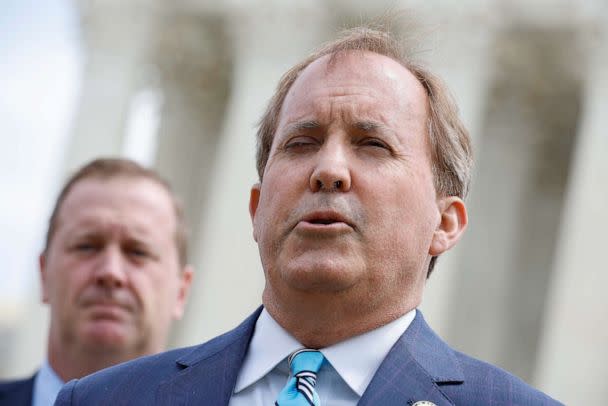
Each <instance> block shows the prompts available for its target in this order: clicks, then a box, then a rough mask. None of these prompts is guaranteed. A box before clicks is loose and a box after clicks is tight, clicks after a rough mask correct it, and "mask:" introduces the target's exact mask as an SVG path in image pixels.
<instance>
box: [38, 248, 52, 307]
mask: <svg viewBox="0 0 608 406" xmlns="http://www.w3.org/2000/svg"><path fill="white" fill-rule="evenodd" d="M38 266H39V271H40V289H41V294H42V303H48V302H49V289H48V286H47V285H48V283H47V279H48V277H47V274H46V253H45V252H43V253H42V254H40V255H39V256H38Z"/></svg>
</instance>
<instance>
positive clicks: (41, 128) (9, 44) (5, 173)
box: [0, 0, 84, 305]
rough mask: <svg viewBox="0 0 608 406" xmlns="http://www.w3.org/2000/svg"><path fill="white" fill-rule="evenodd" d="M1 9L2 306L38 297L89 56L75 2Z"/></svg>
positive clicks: (6, 3)
mask: <svg viewBox="0 0 608 406" xmlns="http://www.w3.org/2000/svg"><path fill="white" fill-rule="evenodd" d="M0 8H1V10H0V55H1V56H0V90H1V91H0V146H1V147H0V183H1V185H2V198H1V199H0V280H1V281H2V283H0V305H15V304H16V305H19V304H21V303H22V302H23V301H24V300H26V299H27V298H28V297H31V296H30V295H32V294H34V295H36V300H37V296H38V291H37V288H35V286H36V284H35V278H37V272H38V268H37V256H38V252H39V251H40V248H41V247H42V241H43V234H44V230H45V226H46V221H47V217H48V214H49V211H50V207H49V205H50V204H51V203H52V201H53V199H54V198H55V194H56V193H57V190H56V189H57V186H58V182H59V181H60V179H61V177H62V175H63V174H62V173H61V171H62V170H63V165H62V153H63V151H64V150H65V145H66V142H67V139H68V136H69V131H70V125H71V117H72V115H73V113H74V109H75V106H76V103H77V102H78V89H79V86H80V81H81V75H82V64H83V59H84V58H83V55H82V52H81V47H80V43H79V27H78V21H77V16H76V14H75V13H76V11H75V10H74V9H73V5H72V2H71V1H69V0H3V1H2V4H1V6H0Z"/></svg>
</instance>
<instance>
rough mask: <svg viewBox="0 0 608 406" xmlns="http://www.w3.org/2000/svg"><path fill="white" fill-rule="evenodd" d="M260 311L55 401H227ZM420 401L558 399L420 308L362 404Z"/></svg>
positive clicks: (102, 375)
mask: <svg viewBox="0 0 608 406" xmlns="http://www.w3.org/2000/svg"><path fill="white" fill-rule="evenodd" d="M260 311H261V308H260V309H258V310H257V311H256V312H255V313H254V314H253V315H251V316H250V317H249V318H247V319H246V320H245V321H244V322H243V323H242V324H241V325H240V326H238V327H237V328H236V329H234V330H232V331H230V332H228V333H226V334H224V335H221V336H219V337H216V338H214V339H212V340H211V341H209V342H207V343H204V344H201V345H198V346H194V347H190V348H184V349H178V350H173V351H169V352H165V353H162V354H158V355H153V356H148V357H144V358H140V359H138V360H135V361H131V362H127V363H124V364H121V365H117V366H114V367H111V368H108V369H105V370H103V371H100V372H97V373H95V374H93V375H90V376H88V377H85V378H83V379H80V380H73V381H71V382H69V383H68V384H67V385H65V386H64V387H63V389H62V390H61V392H60V393H59V396H58V397H57V401H56V403H55V405H56V406H64V405H87V406H89V405H101V404H104V405H112V406H118V405H167V406H168V405H211V406H216V405H218V406H221V405H227V404H228V402H229V400H230V396H231V394H232V392H233V390H234V386H235V383H236V378H237V376H238V373H239V370H240V368H241V364H242V363H243V358H244V357H245V353H246V351H247V348H248V346H249V341H250V339H251V336H252V333H253V329H254V326H255V322H256V320H257V318H258V316H259V314H260ZM423 400H426V401H430V402H433V403H434V404H436V405H437V406H440V405H466V406H475V405H484V406H487V405H535V406H536V405H557V404H560V403H558V402H556V401H555V400H553V399H551V398H549V397H548V396H546V395H544V394H543V393H541V392H539V391H537V390H536V389H533V388H532V387H530V386H528V385H527V384H526V383H524V382H523V381H521V380H520V379H518V378H516V377H514V376H513V375H510V374H509V373H507V372H505V371H503V370H501V369H499V368H496V367H494V366H491V365H489V364H486V363H484V362H481V361H478V360H475V359H472V358H470V357H468V356H466V355H464V354H461V353H459V352H457V351H454V350H453V349H451V348H450V347H449V346H448V345H447V344H446V343H444V342H443V341H442V340H441V339H440V338H439V337H438V336H437V335H435V333H434V332H433V331H432V330H431V329H430V327H429V326H428V325H427V324H426V322H425V321H424V318H423V317H422V314H421V313H420V312H417V315H416V318H415V319H414V321H412V324H411V325H410V327H409V328H408V329H407V331H406V332H405V333H404V334H403V335H402V336H401V337H400V338H399V340H398V341H397V343H396V344H395V345H394V346H393V348H392V349H391V350H390V352H389V354H388V355H387V357H386V359H385V360H384V361H383V362H382V364H381V365H380V368H379V369H378V371H377V372H376V375H375V376H374V378H373V379H372V381H371V382H370V384H369V386H368V388H367V390H366V391H365V393H364V394H363V397H362V398H361V399H360V401H359V405H362V406H363V405H381V406H392V405H395V406H396V405H399V406H406V405H410V406H411V405H413V404H414V403H415V402H417V401H423ZM327 406H331V405H327Z"/></svg>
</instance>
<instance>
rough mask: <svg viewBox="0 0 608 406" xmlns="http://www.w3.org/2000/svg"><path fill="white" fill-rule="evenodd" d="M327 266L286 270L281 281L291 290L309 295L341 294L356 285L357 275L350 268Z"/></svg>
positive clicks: (334, 265)
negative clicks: (308, 293)
mask: <svg viewBox="0 0 608 406" xmlns="http://www.w3.org/2000/svg"><path fill="white" fill-rule="evenodd" d="M327 265H328V264H316V266H306V267H294V268H290V269H286V270H285V271H284V273H283V275H281V276H282V278H281V279H283V281H285V282H286V283H287V285H288V286H289V287H290V288H291V289H293V290H296V291H300V292H310V293H337V292H343V291H347V290H349V289H350V288H352V287H353V286H354V285H355V284H356V283H357V280H358V275H357V272H356V271H354V270H353V269H352V268H348V267H343V266H336V264H331V265H330V266H327Z"/></svg>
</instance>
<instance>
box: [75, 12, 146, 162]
mask: <svg viewBox="0 0 608 406" xmlns="http://www.w3.org/2000/svg"><path fill="white" fill-rule="evenodd" d="M76 4H77V6H78V7H79V10H80V15H81V25H82V32H83V37H84V38H83V43H84V53H85V68H84V74H83V82H82V87H81V92H80V93H81V96H80V101H79V107H78V108H77V112H76V115H75V120H74V126H73V130H72V140H71V144H70V145H69V147H68V149H67V153H66V158H65V165H66V167H65V169H66V170H67V171H71V170H73V169H75V168H76V167H78V166H80V165H81V164H83V163H84V162H86V161H89V160H91V159H93V158H95V157H98V156H108V155H119V154H121V152H122V148H123V140H124V135H125V121H126V116H127V112H128V108H129V104H130V102H131V97H132V95H133V94H134V93H135V92H136V91H137V90H138V88H140V87H141V86H142V85H144V84H146V83H147V82H148V81H149V80H150V78H149V75H150V71H149V69H147V65H146V63H145V62H146V59H147V58H148V54H149V50H150V40H149V38H150V37H151V36H152V33H153V32H154V31H155V29H156V21H157V18H158V4H157V2H156V1H145V0H133V1H128V2H121V1H77V2H76Z"/></svg>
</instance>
